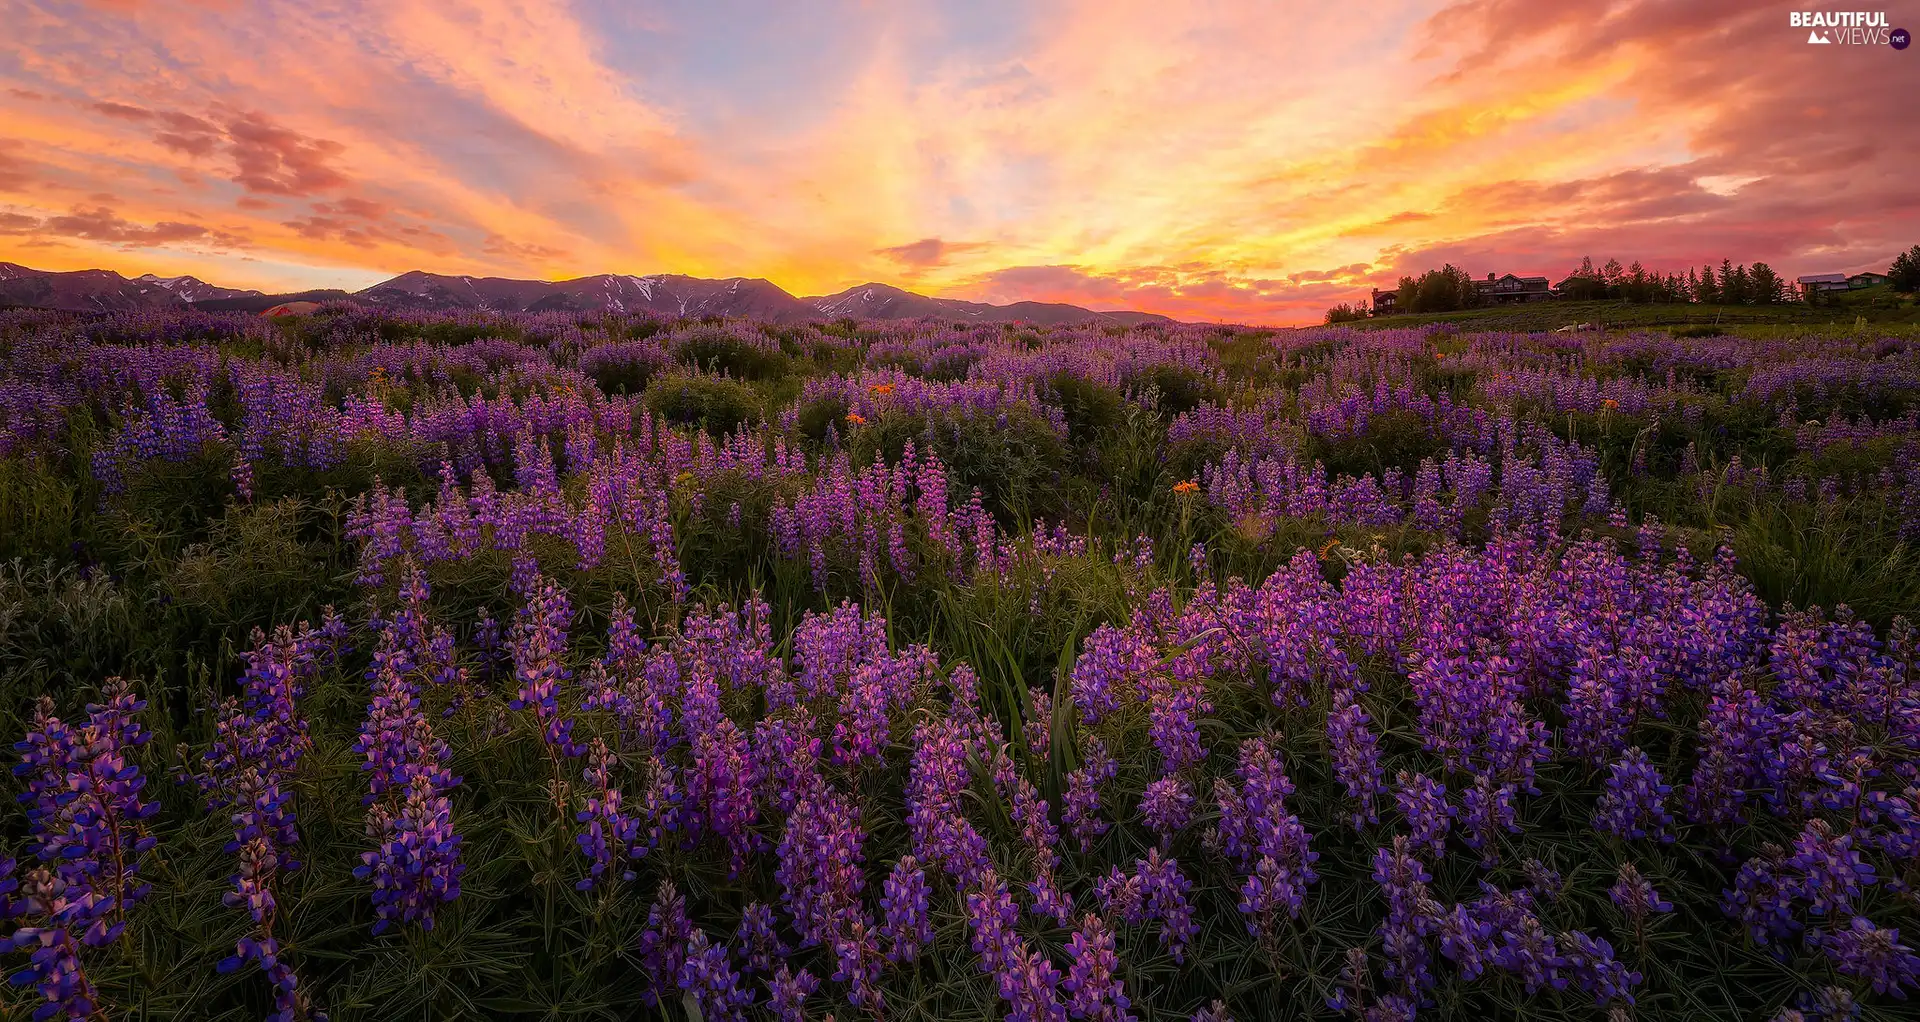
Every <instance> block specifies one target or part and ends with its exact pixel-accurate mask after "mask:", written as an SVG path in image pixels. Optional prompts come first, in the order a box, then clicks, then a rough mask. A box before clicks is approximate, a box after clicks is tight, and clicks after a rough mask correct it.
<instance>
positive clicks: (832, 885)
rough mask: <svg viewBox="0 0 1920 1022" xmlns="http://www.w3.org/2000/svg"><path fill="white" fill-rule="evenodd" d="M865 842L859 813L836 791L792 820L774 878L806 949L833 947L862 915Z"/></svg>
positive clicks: (800, 808) (799, 809)
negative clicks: (819, 946)
mask: <svg viewBox="0 0 1920 1022" xmlns="http://www.w3.org/2000/svg"><path fill="white" fill-rule="evenodd" d="M865 841H866V834H865V833H864V832H863V831H862V830H861V829H860V813H859V810H857V809H856V808H854V805H853V802H852V801H851V800H850V799H848V798H847V797H846V796H845V795H842V794H840V793H839V792H838V791H834V790H832V789H830V788H828V789H823V790H822V791H821V792H820V793H819V794H817V795H815V796H813V797H810V798H807V799H804V800H802V801H801V802H800V804H799V805H797V806H795V807H794V810H793V813H792V815H790V816H788V817H787V829H786V832H785V833H784V834H783V835H782V836H781V838H780V845H779V848H778V850H777V854H778V855H779V859H780V865H779V867H778V868H777V869H776V870H775V871H774V877H775V879H777V880H778V881H779V882H780V887H781V895H780V901H781V902H782V903H783V904H785V905H786V907H787V914H788V916H790V917H791V918H792V920H793V928H794V930H795V932H797V933H799V934H800V937H801V939H802V942H803V943H802V946H806V947H810V946H813V945H816V944H824V945H828V946H832V945H833V943H834V942H835V940H836V939H838V938H840V937H842V936H844V935H845V934H846V932H847V928H848V927H849V925H850V924H851V923H852V922H853V921H854V920H855V919H856V917H857V916H858V915H859V914H860V912H861V908H860V897H861V890H862V888H863V887H864V886H865V880H864V877H863V876H862V873H861V863H862V858H863V857H862V851H861V846H862V845H863V844H864V843H865Z"/></svg>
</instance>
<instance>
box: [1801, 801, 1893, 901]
mask: <svg viewBox="0 0 1920 1022" xmlns="http://www.w3.org/2000/svg"><path fill="white" fill-rule="evenodd" d="M1786 865H1787V866H1788V867H1789V868H1790V869H1791V870H1793V871H1794V873H1796V874H1798V880H1797V882H1795V883H1794V886H1793V894H1794V896H1795V897H1798V898H1803V899H1805V900H1806V901H1807V902H1808V903H1809V904H1808V908H1807V910H1808V911H1809V912H1811V913H1813V914H1814V915H1817V916H1825V915H1834V916H1838V915H1842V914H1845V913H1848V912H1850V911H1851V910H1852V908H1853V902H1854V899H1855V898H1858V897H1859V896H1860V892H1861V890H1862V889H1863V888H1866V887H1871V886H1873V885H1874V883H1875V882H1876V880H1877V878H1876V877H1875V876H1874V871H1873V864H1872V863H1870V862H1867V861H1865V860H1864V859H1862V858H1861V857H1860V852H1859V851H1858V850H1857V849H1855V848H1854V847H1853V835H1852V834H1851V833H1837V834H1836V833H1835V832H1834V830H1833V827H1832V826H1831V825H1830V824H1828V823H1827V821H1825V820H1819V819H1816V820H1809V821H1807V826H1806V829H1805V830H1802V831H1801V832H1800V836H1799V837H1797V838H1795V839H1794V842H1793V848H1792V850H1791V853H1790V854H1789V855H1788V857H1787V860H1786Z"/></svg>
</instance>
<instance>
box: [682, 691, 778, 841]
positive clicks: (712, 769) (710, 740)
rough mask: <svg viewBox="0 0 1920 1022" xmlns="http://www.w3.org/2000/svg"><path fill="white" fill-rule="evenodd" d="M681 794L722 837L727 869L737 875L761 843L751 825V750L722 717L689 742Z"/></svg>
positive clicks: (754, 815)
mask: <svg viewBox="0 0 1920 1022" xmlns="http://www.w3.org/2000/svg"><path fill="white" fill-rule="evenodd" d="M686 799H687V802H688V804H689V805H691V806H693V807H694V808H695V810H696V812H698V813H699V814H700V817H699V818H700V822H701V823H702V824H703V825H704V826H705V827H706V828H707V829H708V830H710V831H712V832H713V833H714V834H716V835H718V836H719V837H720V838H721V840H722V841H724V842H725V843H726V846H727V852H728V861H729V864H730V869H731V870H732V872H733V873H734V874H735V875H737V874H738V873H739V872H740V871H741V870H743V869H745V868H746V866H747V861H748V857H749V856H751V855H752V854H753V853H754V852H755V851H757V850H758V849H759V848H760V847H761V842H762V838H761V837H760V835H759V834H757V833H756V832H755V831H754V829H753V825H754V823H755V822H757V821H758V820H759V819H760V809H759V806H758V805H757V804H756V800H755V799H754V776H753V756H752V752H751V750H750V748H749V746H748V744H747V739H746V736H745V735H743V734H741V733H740V728H739V726H738V725H736V724H734V722H733V721H732V720H730V719H728V718H726V717H721V718H720V720H719V722H718V723H717V724H715V725H714V726H713V727H712V728H710V729H709V730H707V731H705V732H703V733H701V734H700V735H699V736H698V737H696V738H695V739H694V742H693V769H692V770H690V771H689V772H688V774H687V792H686Z"/></svg>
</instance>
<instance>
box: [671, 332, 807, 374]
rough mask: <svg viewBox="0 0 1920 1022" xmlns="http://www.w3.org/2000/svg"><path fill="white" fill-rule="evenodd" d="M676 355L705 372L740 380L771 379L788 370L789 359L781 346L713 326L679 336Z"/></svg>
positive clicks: (676, 342) (677, 357) (674, 351)
mask: <svg viewBox="0 0 1920 1022" xmlns="http://www.w3.org/2000/svg"><path fill="white" fill-rule="evenodd" d="M673 357H674V358H675V359H677V360H678V361H681V362H684V363H686V364H687V365H690V366H692V367H693V368H695V369H697V370H699V371H701V372H705V373H715V374H724V375H726V376H731V377H733V378H735V379H740V380H764V379H770V378H772V377H775V376H782V375H785V373H786V372H787V370H788V363H787V358H786V356H784V355H782V354H781V353H780V351H779V347H778V345H769V344H764V343H760V342H757V341H756V340H754V339H753V338H750V337H742V336H740V335H739V334H736V333H733V332H732V331H729V330H726V329H720V328H713V327H702V328H698V329H695V330H692V331H690V332H688V333H687V334H685V335H684V336H682V337H680V338H679V339H677V340H676V341H675V342H674V344H673Z"/></svg>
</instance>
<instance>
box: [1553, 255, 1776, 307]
mask: <svg viewBox="0 0 1920 1022" xmlns="http://www.w3.org/2000/svg"><path fill="white" fill-rule="evenodd" d="M1560 297H1562V298H1567V299H1571V300H1574V301H1593V300H1597V299H1604V298H1617V299H1624V300H1626V301H1629V302H1697V303H1699V304H1702V305H1777V304H1779V303H1781V302H1788V301H1793V300H1795V299H1796V298H1797V297H1798V296H1797V295H1796V293H1795V288H1794V287H1793V286H1792V285H1791V284H1790V283H1789V282H1788V281H1787V280H1786V279H1785V278H1783V277H1781V276H1780V275H1779V274H1778V273H1776V272H1774V269H1773V267H1771V266H1768V265H1767V264H1766V263H1754V264H1753V266H1752V267H1748V266H1747V265H1745V264H1744V263H1743V264H1741V265H1739V266H1735V265H1734V263H1733V260H1731V259H1722V260H1721V261H1720V267H1719V269H1718V270H1716V269H1714V266H1713V264H1712V263H1708V264H1707V265H1705V266H1702V267H1700V269H1699V270H1698V271H1695V270H1693V269H1691V268H1689V269H1688V270H1687V274H1686V276H1684V277H1683V276H1681V275H1680V274H1678V273H1660V272H1657V271H1649V270H1648V269H1647V268H1646V267H1644V266H1641V265H1640V261H1639V260H1638V259H1636V260H1634V261H1633V265H1631V266H1624V267H1623V266H1621V265H1620V260H1618V259H1609V260H1607V263H1606V265H1605V266H1602V267H1600V268H1599V269H1597V270H1596V269H1594V266H1593V260H1592V259H1590V258H1588V259H1582V260H1580V268H1579V269H1577V270H1574V271H1573V272H1572V273H1571V274H1568V275H1567V278H1566V279H1565V280H1563V281H1561V282H1560Z"/></svg>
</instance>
